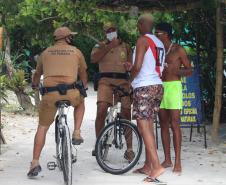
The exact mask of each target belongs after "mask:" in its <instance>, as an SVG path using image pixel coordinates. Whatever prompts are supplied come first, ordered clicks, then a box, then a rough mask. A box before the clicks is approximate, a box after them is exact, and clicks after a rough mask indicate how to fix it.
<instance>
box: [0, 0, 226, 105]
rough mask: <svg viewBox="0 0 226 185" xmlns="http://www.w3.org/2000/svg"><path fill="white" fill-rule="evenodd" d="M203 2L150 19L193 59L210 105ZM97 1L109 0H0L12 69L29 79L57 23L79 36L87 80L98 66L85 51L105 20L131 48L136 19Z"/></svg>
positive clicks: (210, 55) (211, 36)
mask: <svg viewBox="0 0 226 185" xmlns="http://www.w3.org/2000/svg"><path fill="white" fill-rule="evenodd" d="M202 1H203V6H202V8H199V9H194V10H189V11H181V12H173V13H169V12H155V13H154V14H153V15H154V17H155V20H156V22H161V21H166V22H169V23H171V24H172V26H173V28H174V38H173V41H174V42H176V43H180V44H182V45H183V46H184V47H185V48H186V50H187V52H188V53H189V54H192V55H198V57H199V64H200V68H201V75H200V76H201V81H202V92H203V96H204V98H205V99H208V100H209V101H210V102H214V101H213V98H214V90H215V89H214V88H215V86H214V84H215V58H216V42H215V34H216V30H215V0H202ZM100 2H101V3H106V4H109V3H111V2H112V1H109V0H86V1H81V0H80V1H79V0H76V1H75V0H61V1H58V0H7V1H3V0H0V14H1V16H0V17H1V23H0V25H4V26H5V27H6V29H7V31H8V34H9V35H10V39H11V52H12V55H13V56H15V59H13V60H14V65H15V67H16V68H17V70H18V69H19V70H20V69H22V70H24V80H25V79H29V76H28V75H27V74H29V75H30V70H31V68H34V67H35V65H36V63H35V62H34V60H33V56H34V55H36V54H39V53H40V52H41V51H42V50H43V49H45V48H46V47H48V46H50V45H52V43H53V37H52V34H53V31H54V30H55V28H57V27H59V26H62V25H65V26H68V27H70V28H71V29H72V30H74V31H77V32H78V33H79V35H77V36H76V37H75V38H74V45H75V46H76V47H78V48H79V49H80V50H81V51H82V52H83V53H84V55H85V58H86V62H87V64H88V67H89V68H88V72H89V77H90V79H91V78H92V75H93V73H94V72H96V71H97V65H93V64H91V63H90V53H91V50H92V48H93V46H94V45H95V44H96V42H97V40H99V41H101V40H103V39H104V37H105V36H104V33H103V29H102V27H103V24H104V23H105V22H108V21H113V22H115V23H117V26H118V30H119V35H120V37H121V38H122V40H124V41H126V42H128V43H129V44H130V45H131V46H134V45H135V42H136V39H137V36H138V32H137V29H136V24H137V17H130V15H129V14H126V13H120V12H111V11H102V10H98V9H97V8H96V4H97V3H100ZM137 2H138V1H137ZM93 38H94V39H93ZM225 38H226V37H225ZM225 38H224V39H225ZM224 42H225V41H224ZM25 74H26V75H25ZM20 80H21V81H20V84H21V83H22V84H23V78H20ZM15 84H17V83H15ZM211 106H213V103H212V105H211Z"/></svg>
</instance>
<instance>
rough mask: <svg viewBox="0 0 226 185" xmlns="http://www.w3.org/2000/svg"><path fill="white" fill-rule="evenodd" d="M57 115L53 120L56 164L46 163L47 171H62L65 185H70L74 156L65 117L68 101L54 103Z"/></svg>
mask: <svg viewBox="0 0 226 185" xmlns="http://www.w3.org/2000/svg"><path fill="white" fill-rule="evenodd" d="M55 105H56V107H57V109H58V115H57V116H56V119H55V142H56V163H55V162H48V163H47V167H48V169H49V170H54V169H55V168H56V167H58V168H59V169H60V171H63V178H64V183H65V185H71V184H72V163H74V162H76V156H74V155H73V153H72V143H71V137H70V130H69V127H68V125H67V115H66V114H65V108H67V107H69V106H70V101H68V100H60V101H57V102H56V103H55Z"/></svg>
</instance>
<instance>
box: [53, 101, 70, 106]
mask: <svg viewBox="0 0 226 185" xmlns="http://www.w3.org/2000/svg"><path fill="white" fill-rule="evenodd" d="M55 105H56V107H61V106H62V105H64V106H66V107H69V106H70V105H71V102H70V101H69V100H59V101H57V102H56V103H55Z"/></svg>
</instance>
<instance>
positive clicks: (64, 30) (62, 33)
mask: <svg viewBox="0 0 226 185" xmlns="http://www.w3.org/2000/svg"><path fill="white" fill-rule="evenodd" d="M76 34H78V33H77V32H72V31H71V30H70V29H69V28H68V27H65V26H64V27H59V28H57V29H56V30H55V31H54V33H53V35H54V38H55V40H59V39H63V38H65V37H67V36H69V35H76Z"/></svg>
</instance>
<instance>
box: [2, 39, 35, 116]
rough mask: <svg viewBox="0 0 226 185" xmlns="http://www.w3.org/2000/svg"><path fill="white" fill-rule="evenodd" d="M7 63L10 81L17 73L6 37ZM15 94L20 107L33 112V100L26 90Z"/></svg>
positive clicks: (17, 91)
mask: <svg viewBox="0 0 226 185" xmlns="http://www.w3.org/2000/svg"><path fill="white" fill-rule="evenodd" d="M5 62H6V66H7V74H8V76H9V79H11V78H12V76H13V74H14V73H15V69H14V67H13V65H12V61H11V55H10V38H9V37H8V36H7V35H6V47H5ZM14 93H15V94H16V96H17V99H18V102H19V104H20V106H21V107H22V108H23V109H24V110H26V111H29V112H30V111H32V110H33V107H34V106H33V104H32V103H31V99H30V97H29V95H28V94H27V93H26V92H25V91H24V89H19V90H17V89H16V90H15V91H14Z"/></svg>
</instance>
